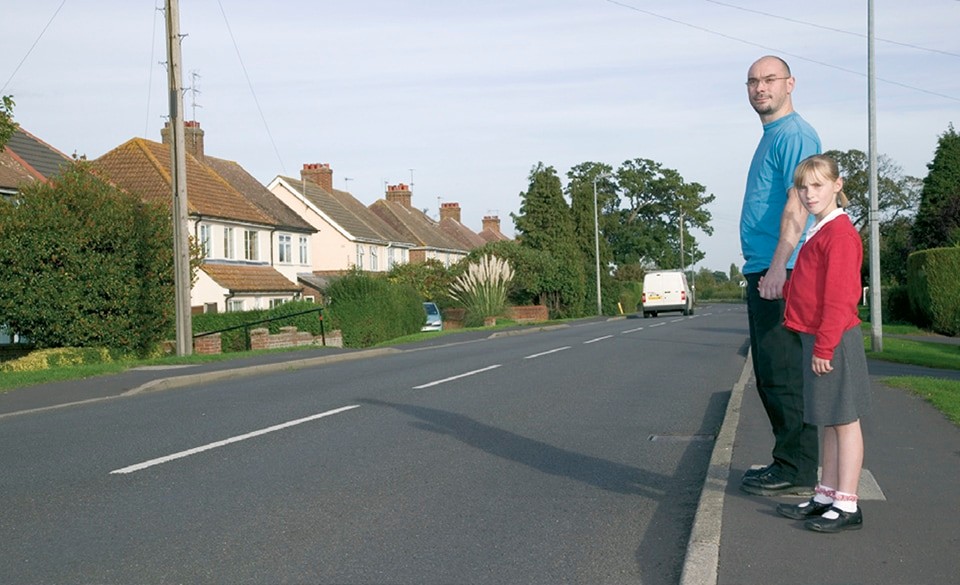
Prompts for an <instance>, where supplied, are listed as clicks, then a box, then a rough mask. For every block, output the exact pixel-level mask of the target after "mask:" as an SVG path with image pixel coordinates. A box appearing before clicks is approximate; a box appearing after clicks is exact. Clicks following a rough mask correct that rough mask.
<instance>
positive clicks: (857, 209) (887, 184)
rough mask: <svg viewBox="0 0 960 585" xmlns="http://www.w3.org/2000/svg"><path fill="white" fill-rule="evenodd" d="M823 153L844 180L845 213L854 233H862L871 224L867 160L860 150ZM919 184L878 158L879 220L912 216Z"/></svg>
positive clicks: (883, 159) (868, 164) (886, 160)
mask: <svg viewBox="0 0 960 585" xmlns="http://www.w3.org/2000/svg"><path fill="white" fill-rule="evenodd" d="M825 154H827V155H828V156H830V157H832V158H833V159H834V160H835V161H837V166H838V167H839V168H840V176H842V177H843V192H844V193H845V194H846V195H847V198H848V199H849V200H850V205H848V206H847V208H846V212H847V215H849V216H850V221H851V222H852V223H853V225H854V227H855V228H857V231H859V232H861V233H863V232H864V231H865V230H866V228H867V226H868V223H869V221H870V161H869V158H868V157H867V155H866V154H864V153H863V151H860V150H848V151H846V152H842V151H839V150H830V151H827V152H826V153H825ZM920 186H921V181H920V179H918V178H916V177H910V176H904V174H903V170H902V169H901V168H900V167H899V166H898V165H897V164H896V163H894V162H893V160H891V159H890V157H888V156H886V155H883V154H881V155H880V156H879V157H878V158H877V207H878V211H879V214H880V217H879V221H880V223H883V222H884V221H891V220H895V219H897V218H898V217H901V216H904V215H911V214H912V213H913V211H914V210H915V209H916V208H917V203H918V202H919V201H920Z"/></svg>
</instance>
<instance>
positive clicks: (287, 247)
mask: <svg viewBox="0 0 960 585" xmlns="http://www.w3.org/2000/svg"><path fill="white" fill-rule="evenodd" d="M277 239H278V240H279V245H278V246H277V254H278V258H277V260H278V261H279V262H280V263H281V264H290V263H291V262H293V256H292V250H291V246H292V242H293V238H291V237H290V234H280V235H279V236H277Z"/></svg>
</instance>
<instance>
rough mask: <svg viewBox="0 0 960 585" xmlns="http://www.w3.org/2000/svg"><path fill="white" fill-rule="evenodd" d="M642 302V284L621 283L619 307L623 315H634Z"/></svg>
mask: <svg viewBox="0 0 960 585" xmlns="http://www.w3.org/2000/svg"><path fill="white" fill-rule="evenodd" d="M642 300H643V283H642V282H623V283H622V286H621V288H620V305H621V306H622V307H623V312H624V313H636V312H637V311H638V310H639V307H640V302H641V301H642Z"/></svg>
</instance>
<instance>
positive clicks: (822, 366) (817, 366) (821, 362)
mask: <svg viewBox="0 0 960 585" xmlns="http://www.w3.org/2000/svg"><path fill="white" fill-rule="evenodd" d="M832 371H833V366H831V365H830V360H825V359H823V358H818V357H817V356H813V373H814V374H816V375H818V376H822V375H823V374H829V373H830V372H832Z"/></svg>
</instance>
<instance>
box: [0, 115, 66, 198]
mask: <svg viewBox="0 0 960 585" xmlns="http://www.w3.org/2000/svg"><path fill="white" fill-rule="evenodd" d="M70 162H71V159H70V157H69V156H67V155H65V154H63V153H62V152H60V151H59V150H57V149H56V148H54V147H52V146H50V145H49V144H47V143H46V142H44V141H42V140H40V139H39V138H37V137H36V136H34V135H33V134H30V133H29V132H27V131H26V130H24V129H23V128H21V127H17V129H16V131H14V133H13V136H11V137H10V140H9V141H8V142H7V144H6V146H5V147H4V149H3V150H2V151H0V195H2V196H3V197H6V198H13V197H15V196H16V194H17V193H18V192H19V190H20V187H21V185H23V184H24V183H31V182H34V181H47V180H48V179H50V178H52V177H54V176H56V175H57V174H58V173H59V172H60V170H61V169H62V168H63V167H64V166H65V165H69V164H70Z"/></svg>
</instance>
